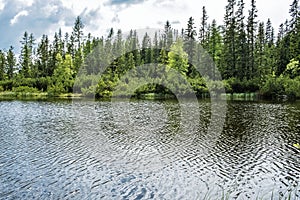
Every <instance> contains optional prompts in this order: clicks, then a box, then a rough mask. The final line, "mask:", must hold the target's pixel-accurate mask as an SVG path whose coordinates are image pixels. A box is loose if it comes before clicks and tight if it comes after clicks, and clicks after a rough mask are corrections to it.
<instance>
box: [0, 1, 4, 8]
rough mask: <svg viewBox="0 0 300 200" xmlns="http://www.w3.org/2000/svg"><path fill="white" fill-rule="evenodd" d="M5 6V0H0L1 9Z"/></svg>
mask: <svg viewBox="0 0 300 200" xmlns="http://www.w3.org/2000/svg"><path fill="white" fill-rule="evenodd" d="M4 6H5V3H4V0H0V11H1V10H3V8H4Z"/></svg>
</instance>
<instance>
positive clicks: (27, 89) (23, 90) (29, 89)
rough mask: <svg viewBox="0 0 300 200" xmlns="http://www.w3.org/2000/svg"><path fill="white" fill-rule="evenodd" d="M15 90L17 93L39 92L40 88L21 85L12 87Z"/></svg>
mask: <svg viewBox="0 0 300 200" xmlns="http://www.w3.org/2000/svg"><path fill="white" fill-rule="evenodd" d="M12 91H13V92H17V93H39V90H38V89H37V88H34V87H28V86H19V87H15V88H13V89H12Z"/></svg>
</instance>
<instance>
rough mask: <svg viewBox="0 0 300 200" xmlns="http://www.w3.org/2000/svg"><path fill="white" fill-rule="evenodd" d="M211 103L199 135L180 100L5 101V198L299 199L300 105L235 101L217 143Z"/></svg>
mask: <svg viewBox="0 0 300 200" xmlns="http://www.w3.org/2000/svg"><path fill="white" fill-rule="evenodd" d="M120 103H122V102H120ZM187 105H188V102H187ZM210 106H211V105H210V102H209V101H200V103H199V107H200V109H199V111H200V119H199V123H198V124H192V123H191V124H188V126H189V130H192V132H193V133H194V134H193V137H192V139H191V138H185V137H189V134H182V135H181V136H180V134H181V132H180V131H179V130H180V120H181V119H180V116H181V115H180V109H179V105H178V103H177V102H174V101H132V102H131V103H130V117H131V118H130V119H129V120H131V122H132V123H133V124H135V126H134V127H132V126H130V125H131V124H132V123H131V124H130V123H129V124H127V125H126V124H125V126H129V127H124V126H122V125H124V124H118V121H116V119H115V118H114V115H113V113H112V110H111V105H110V102H101V101H100V102H94V101H86V100H85V101H77V102H73V103H72V102H70V101H59V102H57V101H53V102H48V101H45V102H21V101H10V102H7V101H3V102H0V112H1V115H0V122H1V126H0V133H1V134H0V198H1V199H15V198H18V199H20V198H22V199H37V198H38V199H49V198H50V199H68V198H74V199H87V198H90V199H95V198H96V199H99V198H104V199H151V198H152V199H203V198H212V199H215V197H219V198H221V197H222V195H225V196H226V195H228V196H229V197H230V198H234V199H235V198H237V199H245V198H250V199H252V198H253V197H254V198H256V197H259V198H265V199H270V198H271V197H272V196H274V197H275V198H277V199H278V197H280V196H281V197H288V196H289V195H291V197H292V199H295V198H299V193H300V190H299V186H298V185H297V184H298V182H299V180H300V172H299V168H300V163H299V160H300V151H299V150H296V149H295V148H294V147H292V144H293V143H297V142H300V135H299V132H300V125H299V124H300V123H299V122H300V104H299V103H286V104H273V103H253V102H252V103H246V102H230V103H229V104H228V112H227V117H226V122H225V125H224V129H223V131H222V134H221V135H218V136H217V137H216V140H215V141H213V142H211V141H208V140H207V139H208V138H214V135H207V131H206V129H207V127H208V124H209V119H210V116H211V113H210ZM114 112H118V110H114ZM121 114H122V113H121V112H120V115H121ZM191 116H192V115H191ZM191 121H193V120H191ZM123 122H124V121H120V123H123ZM210 134H213V133H210ZM178 136H180V137H178Z"/></svg>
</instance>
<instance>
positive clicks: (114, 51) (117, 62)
mask: <svg viewBox="0 0 300 200" xmlns="http://www.w3.org/2000/svg"><path fill="white" fill-rule="evenodd" d="M290 3H291V5H290V10H289V11H286V12H289V13H290V18H289V19H287V20H286V21H285V22H283V23H282V24H281V25H280V27H276V30H277V29H278V31H276V32H275V29H274V27H273V26H272V19H268V20H267V21H266V22H262V21H259V20H258V16H257V11H258V10H257V7H256V1H255V0H252V1H251V5H250V10H246V9H245V3H244V1H243V0H239V1H237V0H228V4H227V6H226V9H225V14H224V21H223V24H217V22H216V20H210V17H209V13H207V11H206V8H205V6H203V8H202V17H201V19H194V18H193V17H190V18H189V19H187V25H186V27H183V29H182V30H175V29H173V28H172V24H170V23H169V22H168V21H167V22H166V23H165V25H164V27H162V28H163V31H162V32H156V33H155V37H154V38H150V37H149V35H148V34H145V35H144V36H143V37H142V38H138V34H137V32H136V31H134V30H132V31H130V33H129V35H128V36H127V37H126V38H123V37H122V30H114V29H111V30H110V32H109V34H108V36H107V37H95V36H92V35H91V34H86V33H85V32H84V24H83V22H82V19H81V18H80V17H77V18H76V19H75V23H74V26H73V31H72V32H71V33H63V32H62V31H61V29H58V32H56V33H55V35H54V37H53V38H52V37H49V36H48V35H43V36H42V37H41V39H40V41H37V40H36V39H35V37H34V35H33V34H30V33H28V32H25V33H24V35H23V37H22V38H21V41H20V42H21V50H20V52H15V50H14V47H12V46H11V47H10V48H9V49H8V50H0V92H2V93H10V94H17V93H47V95H49V96H51V95H52V96H55V95H59V94H65V93H73V92H76V93H77V92H78V93H82V94H83V95H85V96H90V95H93V93H94V92H95V91H96V97H100V98H101V97H110V96H111V95H112V91H113V90H114V87H115V86H116V84H117V82H118V81H119V80H120V79H121V77H122V76H123V75H124V74H125V73H126V72H127V71H128V70H134V69H135V67H136V66H141V65H143V64H147V63H156V64H157V70H158V71H159V70H166V69H165V68H161V69H160V66H162V65H165V66H167V67H169V68H172V69H175V70H177V71H179V72H180V73H181V74H182V75H183V76H185V77H186V79H187V80H188V81H189V83H190V85H191V86H192V88H193V89H194V91H196V94H197V95H198V96H201V95H203V94H207V93H208V87H207V86H208V84H210V88H213V89H214V90H216V91H217V90H218V89H219V88H218V87H219V86H220V84H218V82H217V81H215V82H214V78H213V77H214V76H215V72H216V69H215V68H214V67H212V66H211V65H205V64H204V65H202V67H203V69H202V70H203V71H205V74H206V75H208V76H209V77H211V78H210V80H211V81H210V82H209V81H205V77H203V76H201V74H199V73H198V72H197V71H196V70H195V68H194V66H193V65H192V64H191V63H195V62H196V63H197V61H199V60H201V59H200V58H199V57H198V55H203V53H201V51H202V48H203V49H205V51H206V52H208V53H209V55H210V57H211V58H212V60H213V61H214V63H215V65H216V67H217V68H218V70H219V72H220V73H221V76H222V79H223V81H222V83H223V85H224V86H225V90H226V92H227V93H257V94H259V95H261V96H263V97H265V98H275V97H276V96H278V95H287V96H288V97H290V98H300V64H299V61H300V9H299V1H298V0H293V1H292V2H290ZM124 52H126V53H124ZM16 55H19V57H18V58H17V56H16ZM115 55H120V56H118V57H115ZM93 56H94V57H95V58H93ZM96 57H97V58H96ZM97 59H101V60H97ZM111 61H112V62H111ZM105 63H106V65H107V66H108V67H107V68H106V69H105V71H104V72H102V71H101V69H103V67H104V66H103V64H105ZM82 66H84V70H85V71H84V73H83V74H84V75H82V74H81V76H80V77H77V74H78V70H79V69H80V68H81V67H82ZM100 72H101V78H100V79H99V73H100ZM136 73H139V72H138V71H137V72H136ZM141 73H145V74H144V76H147V72H141ZM149 73H150V72H149ZM160 78H161V79H162V77H160ZM75 79H76V83H75ZM133 81H134V80H133ZM172 81H173V86H174V88H177V91H178V92H179V94H181V95H187V94H186V93H185V92H186V90H185V88H184V87H185V86H182V85H181V84H180V83H177V82H176V79H173V80H172ZM74 83H75V85H74ZM91 83H96V84H94V85H93V84H91ZM123 84H124V85H123V86H122V87H124V88H126V87H127V86H126V82H125V83H123ZM74 90H75V91H74ZM172 91H174V89H172V88H165V87H162V86H161V85H159V84H148V85H146V86H143V87H142V88H139V89H138V90H137V91H136V94H143V93H159V94H168V93H170V94H171V93H172ZM124 95H126V94H124Z"/></svg>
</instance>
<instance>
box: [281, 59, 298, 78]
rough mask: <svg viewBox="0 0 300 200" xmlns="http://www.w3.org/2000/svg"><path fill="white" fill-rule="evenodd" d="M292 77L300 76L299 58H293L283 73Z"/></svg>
mask: <svg viewBox="0 0 300 200" xmlns="http://www.w3.org/2000/svg"><path fill="white" fill-rule="evenodd" d="M283 74H284V75H287V76H289V77H290V78H295V77H297V76H300V65H299V60H295V59H292V60H291V62H290V63H289V64H288V65H287V66H286V70H285V71H284V73H283Z"/></svg>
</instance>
